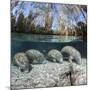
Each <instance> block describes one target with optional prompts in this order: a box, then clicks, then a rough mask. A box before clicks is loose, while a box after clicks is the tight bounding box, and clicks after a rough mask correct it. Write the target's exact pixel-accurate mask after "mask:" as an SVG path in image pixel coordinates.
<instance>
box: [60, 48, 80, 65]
mask: <svg viewBox="0 0 90 90" xmlns="http://www.w3.org/2000/svg"><path fill="white" fill-rule="evenodd" d="M61 53H62V54H63V57H64V59H68V60H69V61H70V62H72V61H75V62H76V63H77V64H79V65H80V64H81V54H80V52H79V51H78V50H77V49H75V48H74V47H72V46H65V47H63V48H62V50H61Z"/></svg>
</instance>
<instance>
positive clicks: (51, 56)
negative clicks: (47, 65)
mask: <svg viewBox="0 0 90 90" xmlns="http://www.w3.org/2000/svg"><path fill="white" fill-rule="evenodd" d="M48 60H50V61H52V62H59V63H63V56H62V54H61V52H60V51H58V50H57V49H52V50H50V51H49V52H48Z"/></svg>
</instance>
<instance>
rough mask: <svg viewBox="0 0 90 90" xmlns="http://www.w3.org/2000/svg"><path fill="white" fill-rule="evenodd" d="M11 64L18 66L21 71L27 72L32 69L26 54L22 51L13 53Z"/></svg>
mask: <svg viewBox="0 0 90 90" xmlns="http://www.w3.org/2000/svg"><path fill="white" fill-rule="evenodd" d="M13 64H14V65H16V66H18V67H19V69H20V70H21V71H26V72H29V71H30V70H31V69H32V66H31V65H30V64H29V60H28V58H27V56H26V55H25V53H22V52H21V53H16V54H15V56H14V58H13Z"/></svg>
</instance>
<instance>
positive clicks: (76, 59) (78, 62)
mask: <svg viewBox="0 0 90 90" xmlns="http://www.w3.org/2000/svg"><path fill="white" fill-rule="evenodd" d="M75 61H76V63H77V64H79V65H80V64H81V61H82V60H81V56H77V57H75Z"/></svg>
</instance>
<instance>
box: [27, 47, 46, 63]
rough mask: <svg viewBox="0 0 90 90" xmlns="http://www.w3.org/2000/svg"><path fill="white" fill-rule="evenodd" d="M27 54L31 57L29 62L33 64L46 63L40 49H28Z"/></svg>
mask: <svg viewBox="0 0 90 90" xmlns="http://www.w3.org/2000/svg"><path fill="white" fill-rule="evenodd" d="M26 55H27V57H28V59H29V62H30V63H32V64H44V63H45V61H46V59H45V57H44V55H43V53H41V52H40V51H39V50H35V49H30V50H28V51H26Z"/></svg>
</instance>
